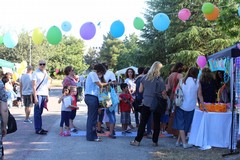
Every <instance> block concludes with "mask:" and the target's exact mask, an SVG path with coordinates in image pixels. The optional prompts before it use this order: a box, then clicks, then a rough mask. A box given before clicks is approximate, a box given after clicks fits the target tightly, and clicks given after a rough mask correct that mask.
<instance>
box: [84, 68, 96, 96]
mask: <svg viewBox="0 0 240 160" xmlns="http://www.w3.org/2000/svg"><path fill="white" fill-rule="evenodd" d="M96 82H100V80H99V78H98V75H97V73H96V72H90V73H89V74H88V76H87V79H86V84H85V95H86V94H90V95H93V96H98V93H99V87H98V85H96Z"/></svg>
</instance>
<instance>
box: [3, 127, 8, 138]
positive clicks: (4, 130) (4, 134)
mask: <svg viewBox="0 0 240 160" xmlns="http://www.w3.org/2000/svg"><path fill="white" fill-rule="evenodd" d="M6 134H7V129H6V128H3V129H2V136H3V137H5V136H6Z"/></svg>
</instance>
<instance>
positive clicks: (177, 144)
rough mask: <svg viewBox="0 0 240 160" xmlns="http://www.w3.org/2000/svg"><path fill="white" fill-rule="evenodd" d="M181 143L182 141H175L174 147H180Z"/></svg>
mask: <svg viewBox="0 0 240 160" xmlns="http://www.w3.org/2000/svg"><path fill="white" fill-rule="evenodd" d="M182 145H183V143H182V142H176V145H175V146H176V147H180V146H182Z"/></svg>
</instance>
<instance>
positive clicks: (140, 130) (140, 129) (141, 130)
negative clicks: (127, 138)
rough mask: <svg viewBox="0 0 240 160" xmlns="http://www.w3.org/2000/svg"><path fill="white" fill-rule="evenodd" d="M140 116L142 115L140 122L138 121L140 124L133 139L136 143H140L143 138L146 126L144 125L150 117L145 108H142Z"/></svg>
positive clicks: (149, 112)
mask: <svg viewBox="0 0 240 160" xmlns="http://www.w3.org/2000/svg"><path fill="white" fill-rule="evenodd" d="M141 115H142V118H141V121H140V124H139V127H138V132H137V136H136V137H135V141H137V142H141V140H142V138H143V135H144V132H145V126H146V124H147V122H148V119H149V117H150V115H151V111H150V108H149V107H146V106H143V107H142V111H141Z"/></svg>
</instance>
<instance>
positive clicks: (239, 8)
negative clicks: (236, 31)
mask: <svg viewBox="0 0 240 160" xmlns="http://www.w3.org/2000/svg"><path fill="white" fill-rule="evenodd" d="M238 15H239V16H240V7H238Z"/></svg>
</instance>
